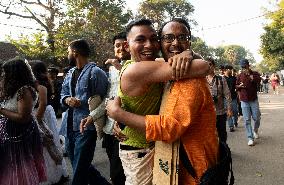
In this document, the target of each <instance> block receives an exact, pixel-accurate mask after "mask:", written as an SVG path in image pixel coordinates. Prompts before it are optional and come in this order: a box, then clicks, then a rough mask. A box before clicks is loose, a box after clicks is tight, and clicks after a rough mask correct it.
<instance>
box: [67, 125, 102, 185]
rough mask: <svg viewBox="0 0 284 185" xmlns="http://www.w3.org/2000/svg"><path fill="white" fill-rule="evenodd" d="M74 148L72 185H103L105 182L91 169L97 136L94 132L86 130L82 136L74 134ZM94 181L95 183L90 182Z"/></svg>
mask: <svg viewBox="0 0 284 185" xmlns="http://www.w3.org/2000/svg"><path fill="white" fill-rule="evenodd" d="M74 139H75V148H74V162H73V181H72V185H87V184H98V185H100V184H103V183H104V182H105V181H102V180H105V179H104V178H103V177H101V175H100V173H99V172H98V171H97V170H96V169H95V168H93V167H92V165H91V163H92V160H93V157H94V152H95V147H96V140H97V134H96V131H94V130H86V131H84V134H81V133H80V132H79V131H76V132H74ZM90 177H91V179H90ZM93 180H95V181H96V183H95V182H90V181H93Z"/></svg>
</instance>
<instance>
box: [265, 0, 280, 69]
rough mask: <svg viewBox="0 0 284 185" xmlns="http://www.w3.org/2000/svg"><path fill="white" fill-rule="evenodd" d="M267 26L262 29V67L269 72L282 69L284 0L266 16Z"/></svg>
mask: <svg viewBox="0 0 284 185" xmlns="http://www.w3.org/2000/svg"><path fill="white" fill-rule="evenodd" d="M267 18H268V19H270V20H271V22H270V23H269V24H267V25H266V26H265V27H264V30H265V33H264V34H263V35H262V36H261V50H260V51H261V54H262V55H263V58H264V60H263V61H262V63H263V64H262V66H268V70H269V71H270V72H272V71H277V70H281V69H284V21H283V20H284V0H281V1H280V2H279V4H278V5H277V10H276V11H275V12H272V13H270V14H268V16H267Z"/></svg>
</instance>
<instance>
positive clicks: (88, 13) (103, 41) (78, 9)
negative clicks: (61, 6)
mask: <svg viewBox="0 0 284 185" xmlns="http://www.w3.org/2000/svg"><path fill="white" fill-rule="evenodd" d="M67 3H68V12H67V16H68V17H67V19H66V20H64V21H63V22H62V23H61V25H60V26H59V28H58V31H57V33H56V36H55V40H56V48H57V51H56V56H57V57H58V58H59V59H60V61H64V59H65V57H66V51H67V47H68V43H69V42H70V41H72V40H74V39H79V38H84V39H86V40H88V41H89V43H90V45H91V48H92V49H93V55H92V57H91V59H92V60H94V61H96V62H97V64H98V65H99V66H101V67H103V66H104V61H105V60H106V59H107V58H109V57H111V56H112V55H113V46H112V37H113V36H114V35H115V34H117V33H118V32H121V31H123V30H124V26H125V25H126V23H127V22H128V20H129V19H130V18H131V16H132V14H131V12H130V11H125V10H124V9H125V7H124V6H123V4H125V2H124V1H123V0H117V1H107V0H104V1H94V0H89V1H79V2H78V1H76V0H73V1H71V0H69V1H68V2H67Z"/></svg>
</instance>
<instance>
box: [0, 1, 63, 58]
mask: <svg viewBox="0 0 284 185" xmlns="http://www.w3.org/2000/svg"><path fill="white" fill-rule="evenodd" d="M62 2H63V0H46V1H42V0H10V1H1V2H0V13H3V14H6V15H8V16H9V18H10V17H11V16H16V17H20V18H23V19H31V20H34V21H35V22H36V23H37V24H38V25H40V26H41V27H42V28H43V30H45V31H46V33H47V39H46V42H47V43H48V45H49V49H50V50H51V52H52V53H53V52H54V51H55V46H54V33H55V27H56V24H55V22H56V19H60V16H62V15H63V14H62V12H61V7H60V5H62ZM23 50H24V49H23Z"/></svg>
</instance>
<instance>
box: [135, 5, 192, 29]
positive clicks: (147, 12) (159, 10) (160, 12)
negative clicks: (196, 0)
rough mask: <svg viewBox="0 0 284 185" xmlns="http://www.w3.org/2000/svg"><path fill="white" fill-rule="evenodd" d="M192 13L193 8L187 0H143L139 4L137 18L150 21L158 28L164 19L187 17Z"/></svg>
mask: <svg viewBox="0 0 284 185" xmlns="http://www.w3.org/2000/svg"><path fill="white" fill-rule="evenodd" d="M193 11H194V8H193V6H192V5H191V4H190V2H189V1H187V0H174V1H168V0H145V1H143V2H141V3H140V6H139V9H138V17H145V18H148V19H152V20H153V22H154V23H156V24H157V27H158V28H159V27H160V26H161V24H162V23H163V22H164V21H166V19H172V18H174V17H183V18H186V19H188V16H189V15H190V14H191V13H192V12H193Z"/></svg>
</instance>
